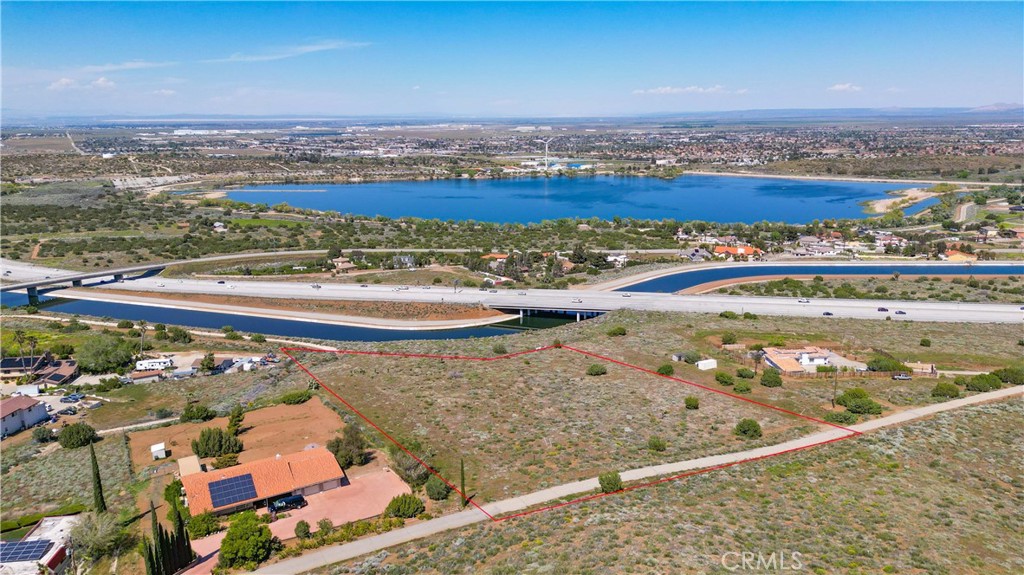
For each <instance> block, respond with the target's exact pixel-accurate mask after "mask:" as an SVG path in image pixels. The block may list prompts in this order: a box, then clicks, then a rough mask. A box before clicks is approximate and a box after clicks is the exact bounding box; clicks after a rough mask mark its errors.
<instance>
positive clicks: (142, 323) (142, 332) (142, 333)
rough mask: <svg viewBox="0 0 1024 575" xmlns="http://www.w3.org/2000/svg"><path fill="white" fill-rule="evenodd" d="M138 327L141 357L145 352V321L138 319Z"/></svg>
mask: <svg viewBox="0 0 1024 575" xmlns="http://www.w3.org/2000/svg"><path fill="white" fill-rule="evenodd" d="M136 323H137V324H138V326H139V355H140V356H141V355H142V354H143V353H145V351H146V325H147V323H146V320H144V319H140V320H139V321H138V322H136Z"/></svg>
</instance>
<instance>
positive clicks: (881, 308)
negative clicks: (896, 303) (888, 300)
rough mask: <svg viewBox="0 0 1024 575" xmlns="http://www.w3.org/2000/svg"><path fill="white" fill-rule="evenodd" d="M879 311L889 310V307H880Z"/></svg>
mask: <svg viewBox="0 0 1024 575" xmlns="http://www.w3.org/2000/svg"><path fill="white" fill-rule="evenodd" d="M878 311H889V308H887V307H880V308H878Z"/></svg>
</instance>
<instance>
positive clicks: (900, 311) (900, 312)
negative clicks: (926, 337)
mask: <svg viewBox="0 0 1024 575" xmlns="http://www.w3.org/2000/svg"><path fill="white" fill-rule="evenodd" d="M896 315H907V312H905V311H903V310H901V309H898V310H896Z"/></svg>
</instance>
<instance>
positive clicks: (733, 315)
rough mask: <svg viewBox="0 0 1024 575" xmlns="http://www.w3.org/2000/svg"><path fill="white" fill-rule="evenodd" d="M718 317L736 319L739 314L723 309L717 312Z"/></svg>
mask: <svg viewBox="0 0 1024 575" xmlns="http://www.w3.org/2000/svg"><path fill="white" fill-rule="evenodd" d="M718 317H724V318H725V319H737V318H738V317H740V316H739V314H738V313H736V312H734V311H723V312H722V313H720V314H718Z"/></svg>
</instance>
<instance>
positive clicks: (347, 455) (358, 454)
mask: <svg viewBox="0 0 1024 575" xmlns="http://www.w3.org/2000/svg"><path fill="white" fill-rule="evenodd" d="M326 447H327V450H328V451H330V452H331V453H333V454H334V458H335V459H337V460H338V465H339V466H341V468H342V469H348V468H349V467H353V466H356V465H366V464H367V463H368V462H369V461H370V454H369V453H367V451H366V447H367V441H366V438H365V437H363V431H362V429H360V428H359V426H357V425H346V426H345V429H343V430H342V432H341V437H335V438H333V439H330V440H328V441H327V445H326Z"/></svg>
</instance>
